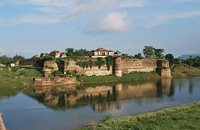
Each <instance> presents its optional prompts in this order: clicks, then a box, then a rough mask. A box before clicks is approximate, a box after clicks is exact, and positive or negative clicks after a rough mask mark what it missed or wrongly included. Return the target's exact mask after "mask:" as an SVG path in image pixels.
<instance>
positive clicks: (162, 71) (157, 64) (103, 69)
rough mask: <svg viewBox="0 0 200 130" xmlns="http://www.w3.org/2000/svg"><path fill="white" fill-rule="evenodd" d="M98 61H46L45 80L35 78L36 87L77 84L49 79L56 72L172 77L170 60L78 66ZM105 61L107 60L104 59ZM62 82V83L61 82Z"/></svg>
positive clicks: (127, 60) (115, 60)
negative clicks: (145, 73)
mask: <svg viewBox="0 0 200 130" xmlns="http://www.w3.org/2000/svg"><path fill="white" fill-rule="evenodd" d="M97 60H98V59H94V58H92V59H88V60H77V61H75V60H72V59H70V60H64V61H61V62H60V64H57V63H56V61H45V62H44V66H43V72H44V76H45V78H43V79H38V78H35V80H34V81H35V82H34V85H44V86H45V85H59V84H77V83H78V82H77V81H76V79H75V78H67V77H65V78H61V77H56V78H49V76H50V75H51V74H52V73H53V72H54V71H58V70H59V71H62V73H63V74H66V73H68V72H76V73H77V74H78V75H86V76H93V75H95V76H105V75H112V74H113V75H115V76H117V77H122V76H123V74H128V73H132V72H155V71H156V72H157V73H158V74H159V75H160V76H161V77H171V69H170V68H169V61H168V60H159V59H130V58H122V57H120V56H116V57H113V59H112V62H113V64H112V65H110V66H109V69H108V65H107V64H106V63H105V64H102V65H101V66H100V67H99V66H98V65H92V66H88V65H85V66H84V67H83V66H80V65H78V63H79V62H82V63H85V62H91V63H95V62H96V61H97ZM102 60H105V59H102ZM61 81H62V82H61Z"/></svg>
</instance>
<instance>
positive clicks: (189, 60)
mask: <svg viewBox="0 0 200 130" xmlns="http://www.w3.org/2000/svg"><path fill="white" fill-rule="evenodd" d="M184 63H186V64H187V65H189V66H192V65H193V64H194V62H193V57H192V56H190V57H189V58H188V59H187V60H185V61H184Z"/></svg>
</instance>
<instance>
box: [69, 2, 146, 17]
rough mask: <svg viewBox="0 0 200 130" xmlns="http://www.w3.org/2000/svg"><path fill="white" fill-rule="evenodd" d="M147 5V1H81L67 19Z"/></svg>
mask: <svg viewBox="0 0 200 130" xmlns="http://www.w3.org/2000/svg"><path fill="white" fill-rule="evenodd" d="M146 3H147V0H80V1H78V2H77V3H76V4H75V6H74V7H73V8H72V10H71V11H70V13H69V14H68V15H67V16H66V17H65V18H68V17H71V16H75V15H79V14H82V13H85V12H95V11H99V10H100V11H105V10H113V9H119V8H130V7H143V6H144V5H146Z"/></svg>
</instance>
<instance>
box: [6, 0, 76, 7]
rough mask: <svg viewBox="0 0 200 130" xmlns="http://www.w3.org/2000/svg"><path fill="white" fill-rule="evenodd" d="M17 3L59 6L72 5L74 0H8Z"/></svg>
mask: <svg viewBox="0 0 200 130" xmlns="http://www.w3.org/2000/svg"><path fill="white" fill-rule="evenodd" d="M8 1H10V2H11V3H15V4H32V5H38V6H58V7H71V6H72V4H73V2H72V1H70V0H8Z"/></svg>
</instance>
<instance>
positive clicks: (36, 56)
mask: <svg viewBox="0 0 200 130" xmlns="http://www.w3.org/2000/svg"><path fill="white" fill-rule="evenodd" d="M38 57H40V56H39V55H34V56H33V57H32V59H35V58H38Z"/></svg>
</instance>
